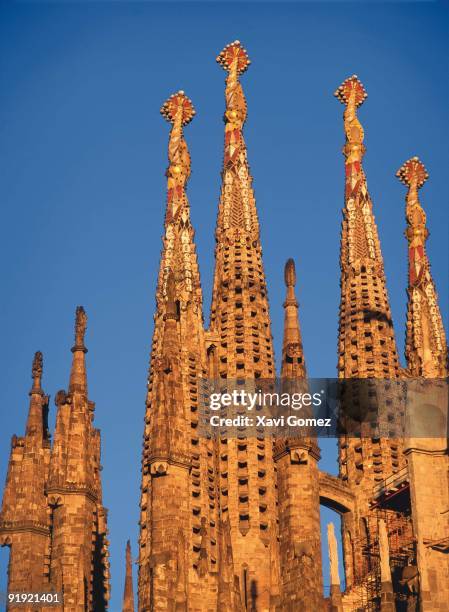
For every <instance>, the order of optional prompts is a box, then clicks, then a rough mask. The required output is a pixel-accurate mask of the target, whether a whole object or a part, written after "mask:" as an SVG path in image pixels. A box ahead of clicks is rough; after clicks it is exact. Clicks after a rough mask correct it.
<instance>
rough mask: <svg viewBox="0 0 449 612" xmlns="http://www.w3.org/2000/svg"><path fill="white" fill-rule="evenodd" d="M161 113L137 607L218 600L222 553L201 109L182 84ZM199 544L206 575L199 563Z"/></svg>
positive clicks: (183, 605)
mask: <svg viewBox="0 0 449 612" xmlns="http://www.w3.org/2000/svg"><path fill="white" fill-rule="evenodd" d="M161 113H162V116H163V117H164V118H165V119H166V120H167V121H168V122H169V123H170V124H171V131H170V136H169V143H168V160H169V165H168V168H167V172H166V176H167V203H166V212H165V222H164V235H163V246H162V253H161V261H160V268H159V277H158V283H157V289H156V313H155V316H154V332H153V343H152V350H151V364H150V375H149V379H148V391H147V399H146V413H145V429H144V445H143V457H142V466H143V470H142V483H141V500H140V508H141V517H140V539H139V588H138V600H139V603H138V609H139V610H141V611H144V610H145V611H146V610H148V609H149V608H148V607H147V606H148V604H149V602H150V601H154V602H157V604H155V607H158V609H159V608H160V609H161V610H162V609H164V610H165V609H168V608H169V607H170V606H171V605H172V603H173V600H174V597H175V599H176V609H177V610H179V611H181V610H187V608H189V609H190V607H191V608H192V609H193V608H195V609H200V608H201V607H202V606H203V607H204V606H207V607H209V608H211V609H212V608H213V606H214V604H213V601H214V600H215V597H216V595H215V591H214V588H215V587H212V584H214V585H215V582H216V577H215V576H213V575H211V574H210V573H209V571H210V569H211V566H212V567H213V565H212V563H214V562H216V558H215V557H214V556H213V553H212V552H211V551H213V550H214V547H215V546H216V541H217V534H216V524H217V510H218V509H217V507H216V505H215V503H214V497H215V488H214V483H215V477H214V474H215V472H214V470H215V463H214V461H215V457H214V455H213V453H212V452H211V451H210V449H208V448H207V447H208V445H209V446H210V444H211V443H209V442H208V441H207V440H206V439H205V438H204V437H201V436H200V435H199V431H198V424H199V417H198V411H199V403H200V391H199V381H200V380H201V378H202V377H203V376H205V374H206V370H205V368H206V348H205V342H204V327H203V313H202V293H201V284H200V274H199V268H198V262H197V256H196V250H195V243H194V230H193V227H192V224H191V221H190V205H189V201H188V199H187V194H186V187H187V181H188V179H189V176H190V155H189V151H188V148H187V143H186V141H185V139H184V133H183V129H184V127H185V126H186V125H187V124H188V123H189V122H190V121H191V120H192V118H193V116H194V114H195V110H194V108H193V104H192V102H191V100H190V99H189V98H188V97H187V96H186V95H185V93H184V92H183V91H179V92H177V93H176V94H174V95H172V96H170V98H168V100H167V101H166V102H165V103H164V104H163V106H162V109H161ZM206 499H208V500H209V503H207V504H206V503H205V501H204V500H206ZM192 504H193V506H192ZM192 508H193V514H192ZM173 517H176V524H175V523H174V522H173ZM203 517H205V520H207V524H208V528H207V537H206V535H205V534H204V530H203V532H202V530H201V519H202V518H203ZM202 533H203V535H201V534H202ZM206 548H207V554H206ZM200 550H202V551H203V556H202V560H203V563H202V565H201V576H200V575H199V573H198V565H197V561H198V552H199V551H200ZM186 568H187V569H186ZM191 570H193V573H192V572H191ZM187 576H189V580H187ZM174 593H176V595H175V596H174ZM151 609H153V608H151Z"/></svg>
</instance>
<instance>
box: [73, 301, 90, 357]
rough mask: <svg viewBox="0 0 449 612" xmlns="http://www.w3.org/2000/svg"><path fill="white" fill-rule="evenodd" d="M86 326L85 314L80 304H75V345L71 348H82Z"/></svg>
mask: <svg viewBox="0 0 449 612" xmlns="http://www.w3.org/2000/svg"><path fill="white" fill-rule="evenodd" d="M86 328H87V314H86V311H85V310H84V308H83V307H82V306H77V308H76V314H75V346H74V347H73V349H72V351H73V350H80V349H84V348H85V347H84V335H85V333H86Z"/></svg>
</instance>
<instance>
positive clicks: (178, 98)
mask: <svg viewBox="0 0 449 612" xmlns="http://www.w3.org/2000/svg"><path fill="white" fill-rule="evenodd" d="M179 107H182V125H187V124H188V123H190V121H192V119H193V117H194V115H195V113H196V111H195V109H194V108H193V104H192V100H190V98H188V97H187V96H186V95H185V93H184V92H183V91H182V90H181V91H178V93H175V94H173V95H171V96H170V97H169V99H168V100H167V101H166V102H165V103H164V104H163V105H162V108H161V115H162V116H163V117H164V119H166V120H167V121H168V122H169V123H174V121H175V117H176V115H177V113H178V110H179Z"/></svg>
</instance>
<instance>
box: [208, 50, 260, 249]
mask: <svg viewBox="0 0 449 612" xmlns="http://www.w3.org/2000/svg"><path fill="white" fill-rule="evenodd" d="M217 62H218V63H219V64H220V66H221V67H222V68H223V69H224V70H225V71H226V72H227V73H228V76H227V78H226V89H225V101H226V109H225V113H224V122H225V143H224V157H223V175H222V192H221V198H220V206H219V212H218V221H217V230H216V238H217V241H220V240H221V239H224V236H234V237H238V236H243V235H251V236H252V237H253V239H254V240H258V238H259V221H258V218H257V211H256V201H255V198H254V193H253V190H252V177H251V175H250V171H249V165H248V159H247V152H246V145H245V140H244V137H243V126H244V124H245V121H246V116H247V106H246V99H245V94H244V93H243V88H242V86H241V84H240V81H239V78H240V76H241V75H242V74H243V73H244V72H245V71H246V70H247V69H248V66H249V65H250V63H251V62H250V60H249V57H248V53H247V51H246V49H244V48H243V46H242V44H241V43H240V41H238V40H236V41H235V42H233V43H231V44H229V45H226V47H225V48H224V49H223V51H222V52H221V53H220V54H219V55H218V57H217Z"/></svg>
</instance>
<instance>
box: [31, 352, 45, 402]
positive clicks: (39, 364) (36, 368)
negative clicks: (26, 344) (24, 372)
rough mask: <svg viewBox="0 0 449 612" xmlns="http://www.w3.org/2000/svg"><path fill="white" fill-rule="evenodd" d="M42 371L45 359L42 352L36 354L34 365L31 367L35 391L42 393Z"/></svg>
mask: <svg viewBox="0 0 449 612" xmlns="http://www.w3.org/2000/svg"><path fill="white" fill-rule="evenodd" d="M42 370H43V357H42V353H41V352H40V351H37V352H36V353H34V359H33V365H32V367H31V377H32V378H33V388H32V390H31V391H32V392H33V391H39V392H40V391H42V389H41V381H42Z"/></svg>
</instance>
